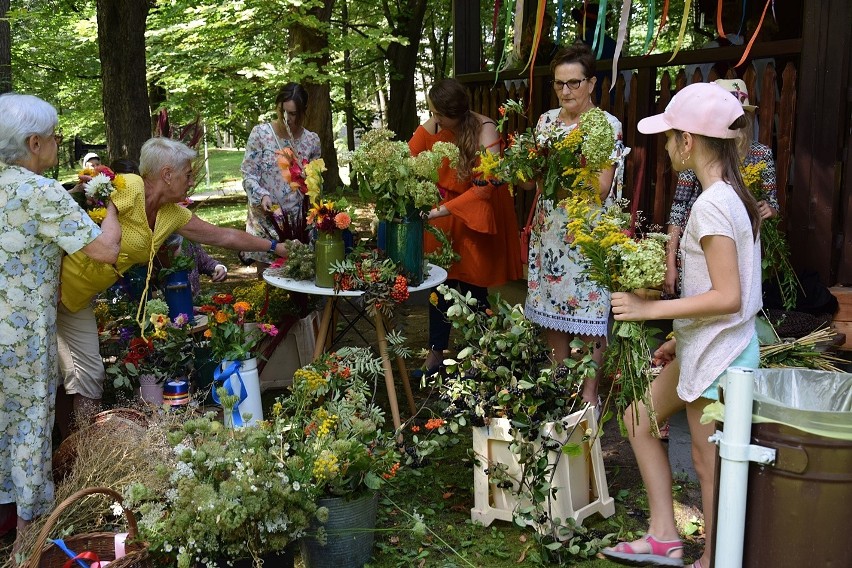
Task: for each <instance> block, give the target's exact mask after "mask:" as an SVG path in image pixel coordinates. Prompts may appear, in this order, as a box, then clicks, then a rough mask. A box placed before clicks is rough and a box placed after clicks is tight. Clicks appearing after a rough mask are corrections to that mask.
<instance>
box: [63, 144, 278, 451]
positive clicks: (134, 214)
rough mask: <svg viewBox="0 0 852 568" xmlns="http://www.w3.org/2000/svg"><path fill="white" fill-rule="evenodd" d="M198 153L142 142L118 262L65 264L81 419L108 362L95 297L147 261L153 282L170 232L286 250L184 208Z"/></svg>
mask: <svg viewBox="0 0 852 568" xmlns="http://www.w3.org/2000/svg"><path fill="white" fill-rule="evenodd" d="M195 156H196V152H195V150H193V149H191V148H189V147H187V146H186V145H185V144H183V143H181V142H178V141H176V140H171V139H169V138H152V139H150V140H148V141H147V142H145V144H143V145H142V152H141V156H140V160H139V172H140V174H141V177H140V176H138V175H135V174H123V175H122V176H121V178H122V183H121V187H117V188H116V190H115V192H114V193H113V196H112V200H113V203H115V205H116V207H117V208H118V217H119V221H120V223H121V229H122V234H121V251H120V253H119V255H118V260H117V261H116V262H115V263H114V264H112V263H102V262H92V261H91V260H89V259H87V258H84V257H83V256H82V255H80V253H75V254H71V255H68V256H67V257H65V259H64V261H63V263H62V296H61V303H60V305H59V316H58V320H57V323H58V325H57V331H58V336H59V363H60V368H61V371H62V375H63V380H64V386H65V392H66V393H67V394H69V395H71V397H72V403H73V413H74V415H75V417H74V418H75V419H76V421H77V422H79V421H80V420H83V419H85V417H86V416H88V415H89V414H91V413H93V412H96V411H97V410H98V409H99V408H100V400H101V396H102V394H103V383H104V365H103V360H102V359H101V356H100V353H99V350H98V329H97V323H96V321H95V314H94V311H93V310H92V307H91V304H92V300H93V298H94V297H95V296H96V295H97V294H99V293H101V292H103V291H104V290H106V289H107V288H109V287H110V286H112V285H113V284H114V283H115V282H116V280H117V279H118V277H119V276H120V275H121V274H123V273H124V272H126V271H127V270H128V269H129V268H130V267H131V266H133V265H135V264H142V265H144V266H147V267H148V278H149V279H150V277H151V269H152V265H153V259H154V256H155V254H156V253H157V251H158V250H159V248H160V246H162V245H163V243H164V242H165V241H166V239H167V238H168V237H169V236H170V235H171V234H172V233H177V234H179V235H180V236H182V237H185V238H186V239H189V240H191V241H196V242H199V243H202V244H206V245H213V246H218V247H223V248H227V249H230V250H237V251H254V252H265V253H268V254H270V255H272V254H275V255H278V256H283V255H284V254H285V251H284V244H283V243H279V242H278V241H277V240H275V239H265V238H260V237H256V236H253V235H250V234H248V233H246V232H244V231H240V230H237V229H229V228H225V227H217V226H215V225H211V224H210V223H208V222H206V221H203V220H202V219H201V218H199V217H198V216H197V215H195V214H194V213H192V211H190V210H189V209H187V208H186V207H181V206H180V205H179V204H180V203H181V202H182V201H184V200H185V199H186V192H187V190H189V189H190V188H191V187H193V185H195V176H194V173H193V168H192V161H193V160H194V159H195ZM147 284H148V283H146V285H147ZM145 296H146V294H145V293H143V294H142V297H143V298H144V297H145ZM187 315H192V314H187ZM57 421H58V422H59V426H60V430H61V431H62V433H63V435H67V434H68V433H69V432H70V430H71V426H73V420H72V419H71V416H70V413H69V412H67V411H66V413H65V414H64V415H63V416H59V417H58V419H57Z"/></svg>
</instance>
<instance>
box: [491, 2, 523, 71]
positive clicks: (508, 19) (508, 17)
mask: <svg viewBox="0 0 852 568" xmlns="http://www.w3.org/2000/svg"><path fill="white" fill-rule="evenodd" d="M521 1H523V0H521ZM503 6H504V14H503V18H504V20H503V50H502V51H501V53H500V61H499V62H497V66H496V68H495V74H494V83H495V84H496V83H497V79H499V78H500V71H505V70H506V69H505V68H504V66H507V65H506V59H508V58H509V54H510V53H511V51H510V49H509V30H510V29H511V28H512V16H513V14H514V12H515V2H514V0H509V1H508V2H506V3H505V4H504V5H503ZM513 49H514V48H513Z"/></svg>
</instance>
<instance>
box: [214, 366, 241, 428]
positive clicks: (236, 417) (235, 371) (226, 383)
mask: <svg viewBox="0 0 852 568" xmlns="http://www.w3.org/2000/svg"><path fill="white" fill-rule="evenodd" d="M242 364H243V362H242V361H233V362H232V363H231V364H230V365H229V366H228V367H227V368H226V369H224V370H222V368H221V367H216V370H214V371H213V381H214V383H218V382H221V383H222V386H223V387H225V393H226V394H227V395H228V396H234V395H237V396H238V397H239V400H237V403H236V404H235V405H234V408H233V410H232V411H231V421H232V422H233V425H234V427H235V428H239V427H240V426H242V425H243V417H242V414H240V404H242V403H243V402H244V401H245V400H246V399H247V398H248V391H247V390H246V385H245V383H243V377H242V376H241V375H240V367H241V366H242ZM232 375H236V380H237V385H238V388H239V393H237V392H236V391H235V390H234V385H233V384H232V383H233V381H231V380H229V379H230V378H231V376H232ZM216 391H217V389H216V388H214V389H213V391H212V392H211V393H210V394H211V396H212V397H213V402H215V403H216V404H221V402H219V393H218V392H216Z"/></svg>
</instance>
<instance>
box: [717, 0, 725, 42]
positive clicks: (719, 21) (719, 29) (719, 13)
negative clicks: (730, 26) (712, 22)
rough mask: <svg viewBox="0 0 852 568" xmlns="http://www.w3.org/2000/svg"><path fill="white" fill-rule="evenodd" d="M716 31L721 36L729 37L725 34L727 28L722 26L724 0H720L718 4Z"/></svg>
mask: <svg viewBox="0 0 852 568" xmlns="http://www.w3.org/2000/svg"><path fill="white" fill-rule="evenodd" d="M716 33H717V34H718V35H719V37H723V38H725V39H727V37H728V36H727V35H725V29H724V28H723V26H722V0H719V3H718V4H716Z"/></svg>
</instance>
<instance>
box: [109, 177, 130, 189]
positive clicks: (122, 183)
mask: <svg viewBox="0 0 852 568" xmlns="http://www.w3.org/2000/svg"><path fill="white" fill-rule="evenodd" d="M112 186H113V187H114V188H115V191H121V190H122V189H124V188H125V187H127V180H125V179H124V174H117V175H116V176H115V179H114V180H112Z"/></svg>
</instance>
